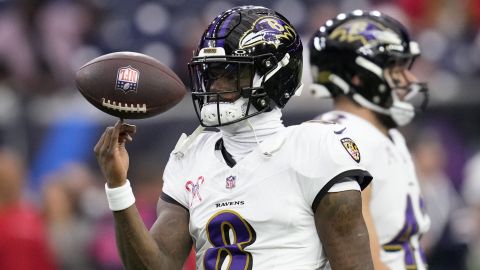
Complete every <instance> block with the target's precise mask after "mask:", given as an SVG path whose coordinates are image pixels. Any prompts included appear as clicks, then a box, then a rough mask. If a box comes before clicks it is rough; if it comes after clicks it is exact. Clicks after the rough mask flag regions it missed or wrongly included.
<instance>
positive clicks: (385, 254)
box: [319, 111, 430, 270]
mask: <svg viewBox="0 0 480 270" xmlns="http://www.w3.org/2000/svg"><path fill="white" fill-rule="evenodd" d="M319 118H320V119H322V120H328V121H334V122H337V123H340V124H342V125H346V126H347V127H348V129H350V132H352V133H353V134H355V137H354V139H355V142H356V143H357V145H358V147H359V148H360V149H361V150H362V156H361V161H360V164H361V165H362V166H363V167H365V168H366V169H367V170H368V171H369V172H370V173H371V175H372V176H373V180H372V183H371V185H372V196H371V201H370V211H371V213H372V218H373V222H374V224H375V227H376V230H377V234H378V238H379V242H380V244H381V245H382V248H381V251H380V257H381V260H382V261H383V262H384V263H385V264H386V265H387V266H388V267H389V268H390V269H391V270H400V269H401V270H405V269H426V266H425V265H426V261H425V257H424V254H423V251H422V249H421V247H420V245H419V238H420V235H421V234H423V233H424V232H426V231H427V230H428V228H429V227H430V219H429V218H428V216H427V215H426V213H425V208H424V205H423V201H422V198H421V194H420V187H419V183H418V180H417V176H416V173H415V168H414V164H413V161H412V158H411V155H410V153H409V151H408V149H407V146H406V143H405V139H404V138H403V136H402V135H401V134H400V132H399V131H398V130H396V129H391V130H390V131H389V136H390V138H388V137H387V136H385V135H384V134H382V133H381V132H380V131H379V130H378V129H377V128H375V127H374V126H373V125H372V124H370V123H369V122H367V121H366V120H364V119H362V118H360V117H358V116H355V115H353V114H349V113H346V112H340V111H333V112H329V113H326V114H324V115H322V116H321V117H319Z"/></svg>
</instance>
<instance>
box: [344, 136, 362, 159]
mask: <svg viewBox="0 0 480 270" xmlns="http://www.w3.org/2000/svg"><path fill="white" fill-rule="evenodd" d="M340 142H341V143H342V145H343V148H345V150H347V152H348V154H349V155H350V156H351V157H352V158H353V160H355V161H356V162H357V163H360V150H358V146H357V144H355V142H354V141H353V140H352V139H350V138H343V139H341V140H340Z"/></svg>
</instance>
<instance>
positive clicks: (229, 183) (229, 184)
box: [225, 175, 236, 189]
mask: <svg viewBox="0 0 480 270" xmlns="http://www.w3.org/2000/svg"><path fill="white" fill-rule="evenodd" d="M235 179H236V177H235V176H232V175H231V176H229V177H227V179H226V186H225V187H226V188H228V189H232V188H234V187H235Z"/></svg>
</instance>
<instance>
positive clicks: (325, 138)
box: [291, 123, 372, 209]
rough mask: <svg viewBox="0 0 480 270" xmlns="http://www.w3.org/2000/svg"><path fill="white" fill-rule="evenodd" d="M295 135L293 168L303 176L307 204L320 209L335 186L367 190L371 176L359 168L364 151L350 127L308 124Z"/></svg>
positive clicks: (303, 191)
mask: <svg viewBox="0 0 480 270" xmlns="http://www.w3.org/2000/svg"><path fill="white" fill-rule="evenodd" d="M301 126H303V127H302V128H300V129H299V130H298V131H297V134H295V140H296V141H297V143H296V144H295V145H296V146H295V148H296V149H295V150H294V151H293V152H294V153H295V154H294V155H292V158H293V159H292V163H291V164H292V166H293V168H294V169H295V171H296V172H297V173H298V174H299V176H300V177H299V179H300V180H299V182H300V188H301V191H302V193H303V195H304V198H305V200H306V202H307V203H309V204H310V205H311V206H312V208H313V209H316V206H318V204H319V202H320V200H321V199H322V198H323V197H324V196H325V194H326V193H327V192H328V191H329V190H330V188H331V187H332V186H334V185H335V184H338V183H342V182H349V181H352V180H353V181H356V182H358V184H359V186H360V188H361V189H362V190H363V189H364V188H365V187H366V186H367V185H368V184H369V183H370V181H371V179H372V177H371V175H370V174H369V173H368V172H367V171H366V170H365V169H364V168H363V167H362V166H360V165H359V163H360V160H361V151H360V149H358V146H357V145H356V143H355V137H354V135H353V134H351V133H350V132H349V130H348V127H345V126H342V125H338V124H328V123H327V124H326V123H305V124H302V125H301Z"/></svg>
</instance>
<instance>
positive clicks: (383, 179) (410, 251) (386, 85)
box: [309, 10, 430, 270]
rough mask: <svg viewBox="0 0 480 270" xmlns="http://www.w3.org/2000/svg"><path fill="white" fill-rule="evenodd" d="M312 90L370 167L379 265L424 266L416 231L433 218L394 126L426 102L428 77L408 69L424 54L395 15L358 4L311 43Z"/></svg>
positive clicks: (367, 206) (369, 204)
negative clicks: (324, 99)
mask: <svg viewBox="0 0 480 270" xmlns="http://www.w3.org/2000/svg"><path fill="white" fill-rule="evenodd" d="M309 49H310V64H311V69H312V75H313V82H314V85H313V88H312V89H313V93H314V94H316V95H318V96H330V97H333V98H334V106H335V109H334V111H331V112H327V113H325V114H323V115H321V116H319V117H318V119H321V120H328V121H334V122H338V123H341V124H345V125H346V126H347V130H350V131H352V133H353V134H355V135H356V137H355V141H356V142H357V144H358V147H359V148H360V149H361V150H362V156H361V161H360V164H361V165H362V166H364V167H365V168H367V170H368V171H369V172H370V173H371V174H372V176H373V181H372V184H371V185H370V186H369V187H368V188H367V189H366V190H365V191H364V192H363V193H362V199H363V213H364V217H365V221H366V223H367V226H368V229H369V234H370V248H371V250H372V255H373V261H374V265H375V269H395V270H397V269H426V261H425V257H424V255H423V253H422V248H421V247H420V245H419V238H420V236H421V235H422V233H424V232H425V231H426V230H427V229H428V227H429V224H430V221H429V218H428V216H427V215H426V214H425V211H424V206H423V203H422V198H421V194H420V188H419V183H418V181H417V177H416V175H415V169H414V164H413V162H412V158H411V155H410V153H409V152H408V149H407V146H406V144H405V139H404V137H403V136H402V135H401V134H400V132H399V131H398V130H397V129H396V128H397V127H398V126H403V125H405V124H407V123H409V122H410V121H411V120H412V118H413V117H414V115H415V113H416V112H417V111H422V110H424V109H425V106H426V104H427V100H428V99H427V97H428V96H427V88H426V84H424V83H419V82H418V81H417V79H416V78H415V76H414V75H413V74H412V73H411V72H410V67H411V66H412V64H413V62H414V60H415V58H416V57H417V56H419V55H420V51H419V47H418V45H417V43H416V42H414V41H411V40H410V37H409V34H408V32H407V30H406V29H405V28H404V26H403V25H402V24H400V23H399V22H398V21H396V20H395V19H393V18H391V17H389V16H387V15H385V14H382V13H380V12H378V11H372V12H365V11H361V10H356V11H353V12H351V13H349V14H339V15H338V16H337V17H336V18H335V19H333V20H328V21H327V22H326V23H325V25H323V26H321V27H320V28H319V30H318V31H317V32H316V33H315V34H314V35H313V37H312V38H311V40H310V43H309Z"/></svg>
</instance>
